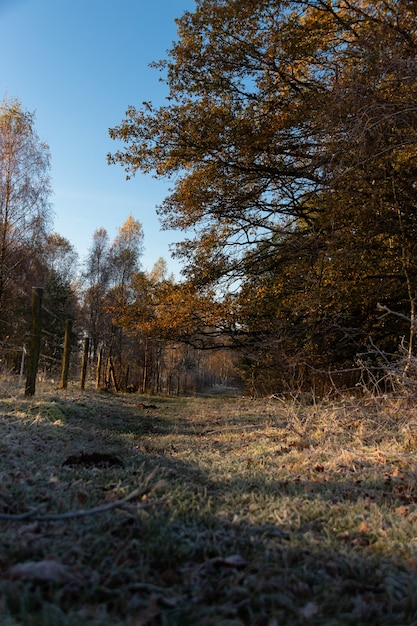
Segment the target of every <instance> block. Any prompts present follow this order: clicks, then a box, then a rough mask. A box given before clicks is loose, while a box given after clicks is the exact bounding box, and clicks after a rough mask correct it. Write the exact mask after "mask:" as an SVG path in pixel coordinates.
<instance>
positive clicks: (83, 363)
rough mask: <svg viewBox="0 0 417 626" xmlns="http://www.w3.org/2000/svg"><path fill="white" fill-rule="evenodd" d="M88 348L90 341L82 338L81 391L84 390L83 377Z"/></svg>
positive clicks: (85, 372) (85, 373)
mask: <svg viewBox="0 0 417 626" xmlns="http://www.w3.org/2000/svg"><path fill="white" fill-rule="evenodd" d="M89 348H90V339H89V338H88V337H85V338H84V350H83V360H82V363H81V389H84V388H85V377H86V375H87V364H88V350H89Z"/></svg>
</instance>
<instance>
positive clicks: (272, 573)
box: [0, 385, 417, 626]
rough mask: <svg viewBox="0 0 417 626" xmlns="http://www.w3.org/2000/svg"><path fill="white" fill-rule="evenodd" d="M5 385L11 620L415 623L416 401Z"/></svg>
mask: <svg viewBox="0 0 417 626" xmlns="http://www.w3.org/2000/svg"><path fill="white" fill-rule="evenodd" d="M1 398H2V399H1V400H0V423H1V428H2V438H1V443H0V452H1V457H0V459H1V460H0V476H1V482H0V516H1V515H2V516H3V518H4V517H5V516H7V515H19V514H20V515H21V514H23V513H24V512H30V511H34V512H33V513H32V515H29V516H28V517H27V518H26V519H23V520H22V519H20V520H17V519H16V520H8V519H0V526H1V551H0V623H1V624H2V625H4V626H17V625H24V626H26V625H28V626H29V625H30V626H78V625H83V626H84V625H86V626H110V625H111V626H119V625H125V626H146V625H150V626H153V625H155V626H156V625H169V626H171V625H172V626H175V625H178V626H179V625H181V626H187V625H201V626H208V625H213V626H214V625H219V626H240V625H250V626H258V625H259V626H278V625H280V626H282V625H283V624H286V625H297V624H313V625H320V626H322V625H326V626H327V625H328V626H330V625H331V626H341V625H350V624H352V625H355V626H360V625H362V624H363V625H365V624H366V625H369V624H375V625H379V626H381V625H382V626H383V625H385V626H394V625H396V624H398V625H400V624H401V625H406V624H410V625H411V624H417V577H416V567H417V473H416V451H417V410H416V409H415V408H414V407H413V405H411V404H409V403H408V401H407V400H400V399H390V398H388V399H379V400H377V399H369V400H367V401H358V400H352V401H350V400H345V401H343V402H340V403H339V404H322V405H312V406H302V405H300V404H297V403H296V402H282V401H279V400H256V401H254V400H250V399H244V398H219V397H216V398H176V399H167V398H143V397H139V396H133V395H127V396H125V395H112V394H97V393H95V392H85V393H80V392H79V391H77V390H71V389H70V390H69V391H65V392H64V391H51V390H47V389H46V390H40V391H38V393H37V396H35V397H34V398H32V399H27V398H25V397H24V396H23V395H22V393H21V392H20V391H16V390H15V389H12V388H10V387H6V386H4V385H3V389H2V395H1ZM80 453H85V454H93V453H99V454H101V455H103V454H108V455H111V456H112V457H117V458H118V459H120V460H121V461H122V462H123V464H124V467H116V466H104V465H101V464H100V463H97V464H96V465H94V463H93V464H91V465H89V466H87V465H83V464H82V463H81V461H80V463H79V464H78V465H69V466H68V465H63V463H64V462H65V461H66V460H67V459H68V458H69V457H71V456H72V457H74V456H75V457H77V456H78V455H80ZM97 458H99V457H97ZM161 479H164V481H165V482H164V485H161V483H159V482H158V481H160V480H161ZM157 483H158V485H157V489H156V490H155V491H150V492H149V493H148V494H147V495H144V496H143V497H142V498H141V499H139V500H132V501H130V502H127V503H125V504H124V505H123V506H118V507H117V508H111V507H110V508H109V510H107V511H101V512H98V513H96V514H94V515H89V516H85V517H82V518H75V519H58V520H56V521H53V522H51V521H45V520H44V519H43V517H44V516H45V515H50V514H58V515H59V514H64V513H67V512H69V511H78V510H79V509H84V510H86V509H87V510H89V509H91V508H93V507H101V506H102V505H107V504H111V503H116V504H117V503H118V502H119V501H120V500H121V499H123V498H125V497H126V496H128V495H129V494H130V493H131V492H133V491H134V490H135V489H136V488H138V487H142V486H143V487H144V491H146V490H148V489H149V490H150V488H151V487H152V485H155V484H157ZM35 517H39V518H40V519H39V520H36V519H35Z"/></svg>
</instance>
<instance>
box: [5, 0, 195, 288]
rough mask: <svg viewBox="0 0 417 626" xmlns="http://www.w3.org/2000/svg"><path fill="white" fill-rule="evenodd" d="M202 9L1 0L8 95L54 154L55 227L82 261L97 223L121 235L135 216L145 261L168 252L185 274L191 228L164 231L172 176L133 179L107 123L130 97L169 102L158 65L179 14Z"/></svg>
mask: <svg viewBox="0 0 417 626" xmlns="http://www.w3.org/2000/svg"><path fill="white" fill-rule="evenodd" d="M194 9H195V2H194V0H0V32H1V37H0V59H1V61H0V69H1V71H0V100H2V99H3V98H4V97H8V98H10V99H15V98H17V99H18V100H20V102H21V103H22V106H23V109H24V110H26V111H29V112H31V113H34V114H35V122H34V126H35V131H36V132H37V134H38V135H39V138H40V139H41V140H42V141H44V142H46V143H47V144H48V145H49V148H50V153H51V159H52V161H51V162H52V167H51V182H52V189H53V195H52V197H51V201H52V205H53V211H54V221H53V230H54V231H56V232H58V233H59V234H60V235H62V236H64V237H66V238H67V239H68V240H69V241H70V243H71V244H72V245H73V246H74V248H75V249H76V250H77V252H78V254H79V257H80V261H81V262H82V260H83V259H84V258H85V256H86V255H87V253H88V250H89V248H90V247H91V244H92V241H93V234H94V232H95V230H97V229H98V228H105V229H106V230H107V232H108V234H109V237H110V240H111V241H112V240H113V239H114V238H115V236H116V235H117V232H118V228H120V227H121V226H122V225H123V223H124V222H125V220H126V219H127V217H128V216H129V215H132V216H133V217H134V218H135V219H136V220H138V221H139V222H140V223H141V224H142V227H143V231H144V246H145V251H144V254H143V257H142V265H143V268H144V269H151V268H152V266H153V264H154V263H155V262H156V261H157V260H158V259H159V258H160V257H161V256H162V257H163V258H164V259H165V260H166V261H167V264H168V270H169V271H170V272H173V273H174V274H175V275H176V276H179V272H180V267H181V266H180V264H179V262H178V261H177V260H173V259H172V258H171V254H170V244H171V243H174V242H175V241H180V240H181V238H182V233H178V232H173V231H162V230H161V228H160V223H159V219H158V217H157V215H156V207H157V206H158V205H160V204H161V203H162V201H163V199H164V197H165V196H166V195H167V194H168V191H169V185H168V183H167V182H165V181H160V180H156V179H154V178H153V177H152V176H151V175H147V176H145V175H142V174H137V175H136V177H135V178H134V179H131V180H129V181H126V174H125V172H124V170H123V168H122V167H121V166H119V165H108V164H107V159H106V156H107V153H109V152H115V151H116V149H118V148H119V147H120V144H117V143H116V142H115V141H113V140H111V139H110V137H109V134H108V129H109V128H111V127H114V126H117V125H118V124H119V123H120V122H121V121H122V119H123V117H124V114H125V111H126V109H127V107H128V106H129V105H133V106H136V107H140V105H141V103H142V102H143V101H151V102H153V104H155V105H162V104H164V99H165V97H166V96H167V95H168V89H167V86H166V85H164V84H163V83H161V81H160V80H159V78H160V74H159V72H158V70H156V69H152V68H150V67H149V64H150V63H151V62H152V61H157V60H160V59H163V58H166V57H167V54H166V52H167V50H168V49H170V48H171V46H172V43H173V41H174V40H175V39H176V36H177V31H176V24H175V22H174V19H175V18H176V17H180V16H181V15H183V13H184V12H185V11H194Z"/></svg>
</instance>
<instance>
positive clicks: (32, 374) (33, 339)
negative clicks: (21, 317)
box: [25, 287, 43, 396]
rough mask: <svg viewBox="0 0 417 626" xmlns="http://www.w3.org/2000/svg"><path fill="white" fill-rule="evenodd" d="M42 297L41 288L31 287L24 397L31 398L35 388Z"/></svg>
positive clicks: (39, 345) (39, 344)
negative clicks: (28, 346) (28, 345)
mask: <svg viewBox="0 0 417 626" xmlns="http://www.w3.org/2000/svg"><path fill="white" fill-rule="evenodd" d="M42 297H43V289H42V287H32V328H31V334H30V348H29V360H28V372H27V377H26V387H25V395H26V396H33V395H34V393H35V387H36V374H37V372H38V362H39V354H40V348H41V330H42Z"/></svg>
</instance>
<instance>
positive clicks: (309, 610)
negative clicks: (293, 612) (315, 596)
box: [299, 602, 319, 619]
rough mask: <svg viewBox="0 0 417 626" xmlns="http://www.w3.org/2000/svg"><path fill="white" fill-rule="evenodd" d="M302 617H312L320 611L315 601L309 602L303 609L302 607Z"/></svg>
mask: <svg viewBox="0 0 417 626" xmlns="http://www.w3.org/2000/svg"><path fill="white" fill-rule="evenodd" d="M299 612H300V615H301V617H304V619H311V618H312V617H314V616H315V615H317V613H318V612H319V607H318V606H317V604H315V603H314V602H308V604H306V605H305V606H303V608H302V609H300V611H299Z"/></svg>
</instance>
